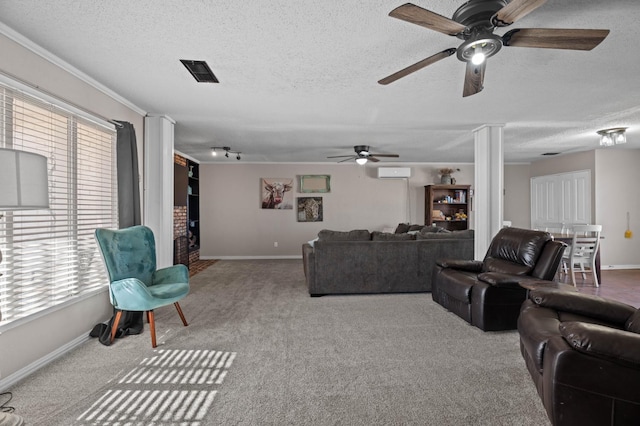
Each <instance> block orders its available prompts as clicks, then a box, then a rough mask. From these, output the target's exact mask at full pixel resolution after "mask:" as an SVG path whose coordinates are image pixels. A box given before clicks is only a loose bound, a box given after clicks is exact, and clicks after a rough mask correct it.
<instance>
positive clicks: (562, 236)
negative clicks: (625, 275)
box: [551, 232, 603, 284]
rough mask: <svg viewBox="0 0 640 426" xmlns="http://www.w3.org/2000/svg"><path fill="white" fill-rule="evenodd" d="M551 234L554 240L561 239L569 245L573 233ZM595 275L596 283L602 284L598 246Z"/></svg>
mask: <svg viewBox="0 0 640 426" xmlns="http://www.w3.org/2000/svg"><path fill="white" fill-rule="evenodd" d="M551 236H552V237H553V239H554V240H556V241H562V242H563V243H565V244H568V245H571V242H572V241H573V234H560V233H553V232H552V233H551ZM602 238H603V237H602V235H600V239H602ZM596 275H597V276H598V283H600V284H602V271H601V269H600V246H598V251H597V252H596Z"/></svg>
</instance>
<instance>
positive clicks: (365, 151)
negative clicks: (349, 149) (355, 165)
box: [353, 145, 369, 157]
mask: <svg viewBox="0 0 640 426" xmlns="http://www.w3.org/2000/svg"><path fill="white" fill-rule="evenodd" d="M353 149H354V151H355V152H356V154H358V156H360V157H366V156H368V155H369V146H368V145H356V146H354V147H353Z"/></svg>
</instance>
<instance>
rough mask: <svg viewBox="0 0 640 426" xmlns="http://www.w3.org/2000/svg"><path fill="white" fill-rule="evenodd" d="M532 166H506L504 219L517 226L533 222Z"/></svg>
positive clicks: (527, 226) (525, 226) (525, 225)
mask: <svg viewBox="0 0 640 426" xmlns="http://www.w3.org/2000/svg"><path fill="white" fill-rule="evenodd" d="M530 169H531V167H530V165H529V164H505V166H504V220H510V221H511V226H513V227H515V228H529V227H530V223H531V195H530V192H531V188H530V187H531V170H530Z"/></svg>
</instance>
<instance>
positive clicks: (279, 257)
mask: <svg viewBox="0 0 640 426" xmlns="http://www.w3.org/2000/svg"><path fill="white" fill-rule="evenodd" d="M200 259H202V260H263V259H266V260H274V259H302V255H288V256H200Z"/></svg>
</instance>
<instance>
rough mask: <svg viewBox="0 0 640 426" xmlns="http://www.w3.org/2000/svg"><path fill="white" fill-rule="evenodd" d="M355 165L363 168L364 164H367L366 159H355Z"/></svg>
mask: <svg viewBox="0 0 640 426" xmlns="http://www.w3.org/2000/svg"><path fill="white" fill-rule="evenodd" d="M356 163H358V164H359V165H361V166H364V165H365V164H367V158H366V157H358V158H356Z"/></svg>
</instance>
